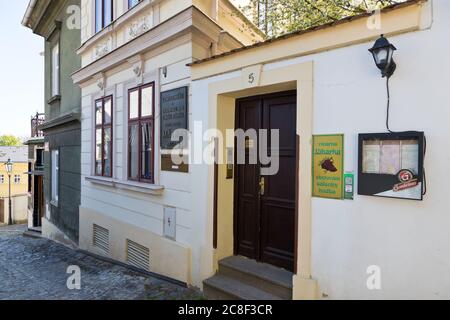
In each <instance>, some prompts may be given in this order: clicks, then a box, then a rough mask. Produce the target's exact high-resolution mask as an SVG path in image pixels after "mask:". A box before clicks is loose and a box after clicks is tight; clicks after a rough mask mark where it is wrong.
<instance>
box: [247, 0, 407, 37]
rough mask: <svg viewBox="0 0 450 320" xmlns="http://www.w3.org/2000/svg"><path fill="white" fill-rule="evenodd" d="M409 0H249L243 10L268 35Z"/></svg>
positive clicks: (299, 28) (300, 28) (308, 26)
mask: <svg viewBox="0 0 450 320" xmlns="http://www.w3.org/2000/svg"><path fill="white" fill-rule="evenodd" d="M404 1H405V0H249V4H248V5H246V6H244V7H242V8H241V9H242V11H243V12H244V13H245V14H246V15H247V16H249V17H251V18H252V20H253V22H254V23H255V24H256V25H257V26H258V27H259V28H260V29H261V30H262V31H263V32H264V33H265V34H266V35H267V37H268V38H271V37H276V36H279V35H281V34H284V33H289V32H294V31H298V30H305V29H308V28H311V27H314V26H319V25H322V24H325V23H329V22H333V21H337V20H340V19H343V18H345V17H349V16H354V15H358V14H362V13H366V12H372V11H374V10H376V9H380V8H383V7H386V6H388V5H392V4H395V3H400V2H404Z"/></svg>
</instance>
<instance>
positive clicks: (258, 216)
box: [234, 91, 297, 271]
mask: <svg viewBox="0 0 450 320" xmlns="http://www.w3.org/2000/svg"><path fill="white" fill-rule="evenodd" d="M296 126H297V93H296V92H295V91H289V92H282V93H276V94H270V95H263V96H257V97H251V98H244V99H239V100H237V101H236V129H243V130H244V131H247V130H249V129H256V130H257V132H259V131H258V130H260V129H265V130H267V131H268V137H269V139H268V155H269V156H273V155H274V154H275V152H278V154H279V170H278V172H277V173H276V174H274V175H267V176H263V175H262V174H261V169H262V168H264V165H263V164H262V163H261V161H260V159H259V157H258V161H257V163H256V164H249V161H248V160H249V158H250V154H251V153H252V152H256V151H257V149H258V148H256V147H257V146H258V142H256V141H251V140H250V139H247V140H246V143H245V149H246V152H245V154H246V163H245V164H237V165H236V175H235V204H234V206H235V210H234V212H235V217H234V225H235V226H234V228H235V232H234V233H235V241H234V243H235V254H236V255H242V256H245V257H248V258H250V259H254V260H257V261H260V262H264V263H268V264H271V265H275V266H278V267H281V268H284V269H286V270H289V271H294V265H295V253H294V251H295V248H296V245H295V239H296V208H297V203H296V202H297V201H296V198H297V197H296V194H297V182H296V181H297V179H296V177H297V169H296V168H297V135H296ZM275 129H278V130H279V137H280V141H279V149H278V151H277V150H276V148H275V145H274V146H272V141H271V140H270V136H271V134H270V132H271V130H275ZM255 150H256V151H255Z"/></svg>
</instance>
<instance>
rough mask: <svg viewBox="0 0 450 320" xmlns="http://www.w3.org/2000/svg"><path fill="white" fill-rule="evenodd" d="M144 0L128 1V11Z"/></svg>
mask: <svg viewBox="0 0 450 320" xmlns="http://www.w3.org/2000/svg"><path fill="white" fill-rule="evenodd" d="M141 1H142V0H128V9H131V8H133V7H134V6H135V5H137V4H138V3H139V2H141Z"/></svg>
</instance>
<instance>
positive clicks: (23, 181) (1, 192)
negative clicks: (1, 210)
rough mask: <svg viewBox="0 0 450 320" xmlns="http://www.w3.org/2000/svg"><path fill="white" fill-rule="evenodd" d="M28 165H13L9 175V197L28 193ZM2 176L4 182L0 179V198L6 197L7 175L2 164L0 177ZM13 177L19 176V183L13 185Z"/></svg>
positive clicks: (0, 165)
mask: <svg viewBox="0 0 450 320" xmlns="http://www.w3.org/2000/svg"><path fill="white" fill-rule="evenodd" d="M27 171H28V163H15V164H14V168H13V173H12V174H11V195H13V196H14V195H20V194H26V193H28V175H27V174H26V172H27ZM2 175H3V177H4V181H3V183H1V182H2V181H1V179H0V198H6V197H8V173H7V172H6V168H5V166H4V165H3V164H0V177H1V176H2ZM14 175H20V183H18V184H16V183H14Z"/></svg>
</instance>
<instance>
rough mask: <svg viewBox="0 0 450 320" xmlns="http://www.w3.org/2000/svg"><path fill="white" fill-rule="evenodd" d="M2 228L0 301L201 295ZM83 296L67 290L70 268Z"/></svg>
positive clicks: (16, 229)
mask: <svg viewBox="0 0 450 320" xmlns="http://www.w3.org/2000/svg"><path fill="white" fill-rule="evenodd" d="M24 230H25V229H24V227H23V226H13V227H1V226H0V300H30V299H33V300H34V299H37V300H115V299H120V300H122V299H125V300H185V299H187V300H191V299H193V300H198V299H200V298H201V297H200V295H199V293H198V292H196V291H193V290H190V289H186V288H183V287H180V286H177V285H175V284H172V283H170V282H167V281H163V280H160V279H156V278H153V277H149V276H145V275H142V274H140V273H136V272H134V271H132V270H129V269H127V268H124V267H121V266H118V265H115V264H111V263H108V262H105V261H102V260H98V259H96V258H94V257H91V256H89V255H86V254H84V253H81V252H77V251H73V250H71V249H69V248H66V247H64V246H62V245H59V244H57V243H54V242H52V241H49V240H46V239H34V238H28V237H24V236H23V235H22V233H23V231H24ZM72 265H75V266H79V267H80V269H81V290H69V289H68V288H67V285H66V283H67V279H68V278H69V277H70V274H67V273H66V271H67V268H68V267H69V266H72Z"/></svg>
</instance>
